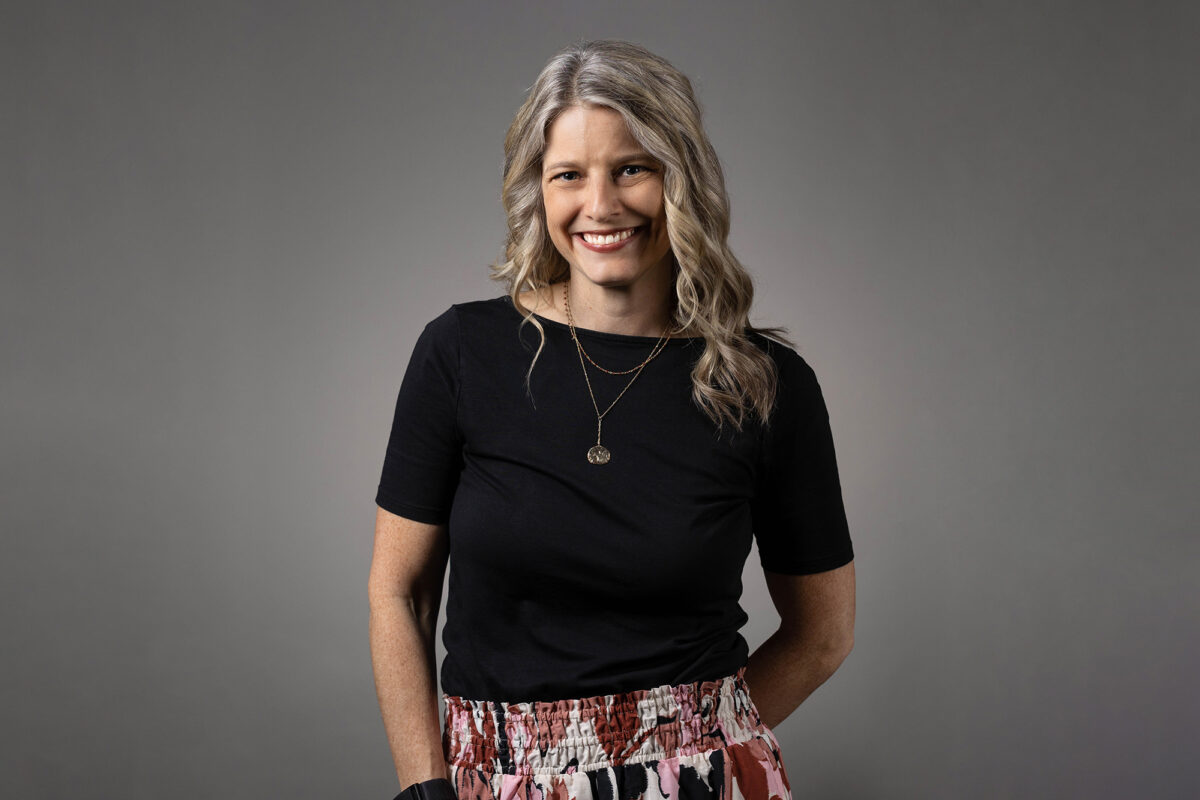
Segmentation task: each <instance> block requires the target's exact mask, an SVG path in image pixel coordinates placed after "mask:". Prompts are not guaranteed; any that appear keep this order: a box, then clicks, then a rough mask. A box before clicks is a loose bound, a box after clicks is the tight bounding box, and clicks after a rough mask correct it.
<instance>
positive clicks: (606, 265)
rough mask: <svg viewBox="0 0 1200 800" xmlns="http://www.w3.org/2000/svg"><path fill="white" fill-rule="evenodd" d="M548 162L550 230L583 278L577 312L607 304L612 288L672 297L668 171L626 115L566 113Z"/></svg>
mask: <svg viewBox="0 0 1200 800" xmlns="http://www.w3.org/2000/svg"><path fill="white" fill-rule="evenodd" d="M543 158H544V159H545V160H546V161H547V162H548V163H547V165H546V166H545V167H544V169H543V171H542V198H543V202H544V203H545V207H546V228H547V229H548V230H549V232H550V240H551V241H552V242H554V246H555V247H556V248H557V249H558V252H559V253H560V254H561V255H562V257H563V258H564V259H566V261H567V263H569V264H570V265H571V268H572V274H573V275H574V276H577V277H578V278H579V279H580V287H579V295H577V296H578V297H579V298H580V300H577V301H576V302H577V306H576V307H577V308H580V309H588V310H591V309H594V308H597V307H603V306H604V305H605V302H606V301H605V299H604V297H605V295H606V294H608V295H610V296H611V294H612V292H611V290H612V289H621V290H623V291H624V293H626V294H627V295H629V296H630V297H633V296H636V295H638V294H646V295H648V296H651V297H665V296H666V295H667V294H668V292H667V289H669V287H670V282H671V265H672V258H671V241H670V237H669V236H668V234H667V213H666V204H665V203H664V202H663V184H662V166H661V165H660V164H658V163H657V162H656V161H655V160H654V159H653V157H651V156H650V155H649V154H648V153H646V152H645V151H643V150H642V149H641V145H640V144H639V143H638V141H637V140H636V139H634V138H633V136H632V135H631V134H630V133H629V128H628V126H626V125H625V120H624V119H622V118H621V115H620V114H618V113H617V112H615V111H612V110H611V109H608V108H604V107H596V106H575V107H574V108H569V109H567V110H566V111H564V112H563V113H562V114H561V115H559V117H558V118H557V119H556V120H555V121H554V122H553V123H552V124H551V125H550V129H549V131H548V132H547V135H546V153H545V155H544V156H543ZM606 289H608V290H610V291H608V292H605V291H604V290H606ZM609 302H612V301H609ZM589 322H590V320H589V321H585V322H583V324H584V325H585V326H589V327H590V325H589Z"/></svg>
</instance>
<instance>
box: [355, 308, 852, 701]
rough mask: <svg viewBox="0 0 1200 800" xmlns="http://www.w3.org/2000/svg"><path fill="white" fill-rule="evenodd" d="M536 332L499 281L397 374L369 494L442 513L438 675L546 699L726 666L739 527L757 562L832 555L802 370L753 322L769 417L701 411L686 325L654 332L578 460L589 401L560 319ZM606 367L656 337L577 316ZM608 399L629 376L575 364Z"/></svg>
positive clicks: (699, 675)
mask: <svg viewBox="0 0 1200 800" xmlns="http://www.w3.org/2000/svg"><path fill="white" fill-rule="evenodd" d="M539 320H540V321H541V323H542V325H543V326H544V328H545V330H546V344H545V347H544V348H543V350H542V353H541V355H540V357H539V358H538V361H537V364H536V365H535V366H534V368H533V373H532V376H531V380H530V389H531V394H527V392H526V388H525V385H524V380H525V375H526V371H527V370H528V368H529V364H530V360H531V358H532V356H533V353H534V351H535V350H536V348H537V346H538V342H539V335H538V332H537V330H536V329H535V328H534V327H533V326H532V324H527V325H525V326H524V327H519V323H520V322H521V314H520V313H519V312H518V311H517V309H516V308H515V307H514V306H513V304H512V301H511V300H510V299H509V298H508V297H507V296H505V295H502V296H500V297H497V298H493V299H490V300H479V301H474V302H467V303H460V304H456V305H454V306H452V307H451V308H450V309H449V310H447V311H445V312H444V313H442V314H441V315H439V316H438V317H437V318H436V319H434V320H433V321H432V322H430V323H429V324H428V325H427V326H426V327H425V329H424V331H423V332H422V334H421V335H420V337H419V338H418V340H417V343H416V346H415V347H414V349H413V353H412V357H411V358H410V360H409V364H408V369H407V371H406V373H405V375H404V379H403V381H402V383H401V387H400V392H399V396H398V399H397V402H396V410H395V417H394V420H393V425H392V431H391V436H390V439H389V441H388V445H387V451H386V455H385V458H384V464H383V473H382V477H381V480H380V484H379V490H378V494H377V496H376V502H377V504H378V505H379V506H380V507H382V508H383V509H385V510H387V511H390V512H392V513H393V514H397V515H399V516H402V517H407V518H409V519H413V520H416V521H418V522H426V523H447V524H448V530H449V541H450V584H449V595H448V597H447V612H446V613H447V618H446V624H445V629H444V631H443V636H442V640H443V643H444V644H445V647H446V657H445V659H444V661H443V663H442V668H441V685H442V690H443V691H445V692H447V693H449V694H452V695H457V696H460V697H464V698H468V699H478V700H482V699H487V700H495V701H506V702H523V701H531V700H557V699H564V698H574V697H590V696H595V695H601V694H609V693H615V692H622V691H629V690H633V689H645V688H649V687H654V686H660V685H663V684H678V683H689V682H693V681H699V680H712V679H716V678H719V677H721V676H723V675H730V674H732V673H734V672H735V671H736V670H737V669H738V668H739V667H741V666H743V665H744V664H745V663H746V659H747V657H748V653H749V651H748V648H747V645H746V642H745V640H744V639H743V638H742V636H741V634H739V633H738V630H739V629H740V628H741V626H742V625H743V624H744V623H745V622H746V621H747V619H748V618H747V616H746V614H745V612H744V611H743V610H742V608H741V606H740V605H739V599H740V597H741V592H742V585H741V573H742V568H743V566H744V564H745V561H746V557H747V556H748V554H749V551H750V544H751V539H752V538H755V539H756V540H757V543H758V549H759V558H760V562H761V564H762V566H763V568H764V569H767V570H770V571H773V572H781V573H788V574H808V573H815V572H822V571H825V570H830V569H833V568H835V567H839V566H842V565H843V564H846V563H848V562H849V561H850V560H851V559H852V558H853V557H854V554H853V549H852V546H851V541H850V535H849V531H848V528H847V524H846V515H845V511H844V508H843V504H842V495H841V486H840V483H839V479H838V472H837V464H836V459H835V456H834V447H833V439H832V435H831V432H830V426H829V418H828V413H827V410H826V406H825V401H824V398H823V396H822V394H821V389H820V386H819V385H818V383H817V379H816V376H815V374H814V373H813V371H812V369H811V368H810V367H809V365H808V364H807V363H806V362H805V361H804V359H803V358H801V357H800V356H799V355H798V354H797V353H796V352H795V351H793V350H792V349H791V348H789V347H787V346H785V345H781V344H779V343H778V342H774V341H770V340H768V339H766V338H765V337H762V336H758V335H754V336H753V337H752V338H753V340H754V343H755V344H756V346H758V347H761V348H762V349H764V350H765V351H767V352H768V353H769V354H770V355H771V357H772V358H773V359H774V360H775V362H776V364H777V365H778V367H779V374H780V386H779V393H778V397H777V401H776V402H777V405H776V411H775V413H774V414H773V416H772V419H771V423H770V426H769V427H764V426H762V425H761V424H760V423H757V422H752V423H750V424H747V425H746V426H745V427H744V428H743V430H742V431H741V432H738V431H735V430H734V429H733V428H732V427H731V426H729V425H726V427H725V429H724V430H723V431H721V432H720V435H719V436H718V432H717V428H716V426H715V425H714V424H713V423H712V422H711V421H710V420H709V419H708V417H707V416H706V415H705V414H704V413H703V412H702V411H701V410H700V409H699V408H698V407H696V405H695V404H694V402H693V401H692V399H691V386H692V384H691V369H692V366H693V365H694V364H695V362H696V360H697V359H698V358H699V357H700V355H701V353H702V352H703V350H704V340H703V339H701V338H696V339H673V340H671V341H670V342H669V343H668V345H667V346H666V348H665V349H664V350H663V352H662V353H660V354H659V355H658V357H657V358H655V359H654V360H653V361H651V362H650V364H649V365H647V366H646V368H645V369H644V370H643V371H642V374H641V375H640V376H639V377H638V378H637V380H636V381H635V382H634V383H633V385H632V386H631V387H630V388H629V390H628V391H627V392H626V393H625V395H624V396H623V397H622V398H621V400H620V401H619V402H618V403H617V404H616V406H615V407H614V408H613V409H612V411H610V412H609V413H608V415H607V416H606V417H605V418H604V427H603V437H602V441H603V444H604V445H605V446H606V447H607V448H608V449H609V450H610V451H611V452H612V460H611V461H610V462H609V463H608V464H604V465H596V464H590V463H588V461H587V451H588V448H590V447H591V446H592V445H593V444H595V442H596V413H595V411H594V409H593V406H592V400H591V399H590V397H589V395H588V390H587V385H586V384H585V382H584V376H583V370H582V368H581V366H580V363H579V356H578V355H577V352H576V349H575V345H574V343H573V342H572V341H571V337H570V332H569V330H568V328H567V326H566V325H564V324H562V323H559V322H555V321H553V320H549V319H545V318H541V317H539ZM577 331H578V332H579V335H580V340H581V341H582V342H583V343H584V347H585V348H586V349H587V351H588V353H589V354H590V355H591V356H592V357H593V358H594V359H595V360H596V361H597V362H598V363H600V364H601V365H603V366H604V367H606V368H607V369H612V370H622V369H628V368H630V367H633V366H635V365H637V364H639V363H640V362H641V361H642V360H643V359H644V358H645V357H646V356H647V355H648V354H649V352H650V349H651V347H652V346H653V344H654V342H655V341H656V339H655V338H651V337H642V336H624V335H620V334H611V333H604V332H600V331H588V330H580V329H577ZM588 374H589V377H590V378H591V382H592V387H593V390H594V391H595V393H596V401H597V403H598V404H599V406H600V409H601V411H603V410H604V409H606V408H608V406H609V404H610V403H612V401H613V399H614V398H616V396H617V394H618V393H619V392H620V391H621V389H622V388H623V387H624V386H625V385H626V383H628V381H629V378H630V377H631V376H630V375H624V376H613V375H608V374H606V373H603V372H600V371H599V370H596V369H594V368H593V367H592V366H591V365H590V364H589V365H588Z"/></svg>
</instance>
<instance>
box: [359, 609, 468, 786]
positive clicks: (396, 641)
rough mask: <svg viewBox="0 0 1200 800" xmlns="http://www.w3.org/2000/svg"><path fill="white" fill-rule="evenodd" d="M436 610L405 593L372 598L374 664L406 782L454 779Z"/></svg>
mask: <svg viewBox="0 0 1200 800" xmlns="http://www.w3.org/2000/svg"><path fill="white" fill-rule="evenodd" d="M436 614H437V612H436V610H435V611H433V612H432V616H431V615H430V613H429V612H425V613H421V612H418V611H417V609H416V608H414V606H413V604H412V603H411V602H410V601H409V600H408V599H407V598H404V597H400V596H384V597H374V596H373V597H372V598H371V617H370V623H369V628H370V641H371V664H372V667H373V668H374V671H375V692H376V694H377V695H378V697H379V710H380V712H381V714H382V715H383V725H384V729H385V730H386V731H387V737H388V743H389V744H390V746H391V750H392V760H393V761H394V762H395V764H396V776H397V777H398V778H399V780H400V786H401V787H405V786H408V785H409V784H411V783H415V782H417V781H424V780H429V779H430V778H445V777H449V775H448V774H447V770H446V764H445V760H444V756H443V753H442V739H441V724H440V723H441V720H440V714H439V711H438V698H437V680H436V664H435V657H434V648H433V637H434V628H435V627H436Z"/></svg>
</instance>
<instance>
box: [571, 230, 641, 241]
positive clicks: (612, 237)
mask: <svg viewBox="0 0 1200 800" xmlns="http://www.w3.org/2000/svg"><path fill="white" fill-rule="evenodd" d="M635 230H637V229H636V228H630V229H629V230H627V231H621V232H620V233H609V234H594V233H585V234H583V240H584V241H585V242H587V243H588V244H614V243H616V242H623V241H625V240H626V239H628V238H629V237H630V236H633V232H634V231H635Z"/></svg>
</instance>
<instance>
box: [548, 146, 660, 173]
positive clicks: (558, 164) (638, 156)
mask: <svg viewBox="0 0 1200 800" xmlns="http://www.w3.org/2000/svg"><path fill="white" fill-rule="evenodd" d="M630 161H649V162H651V163H653V164H657V163H658V159H657V158H655V157H654V156H652V155H650V154H649V153H646V152H643V151H641V150H638V151H635V152H632V153H624V154H622V155H619V156H617V157H616V158H614V159H613V163H614V164H625V163H628V162H630ZM556 169H579V165H578V164H576V163H575V162H574V161H555V162H554V163H553V164H549V165H547V166H545V167H543V168H542V172H553V171H554V170H556Z"/></svg>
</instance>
